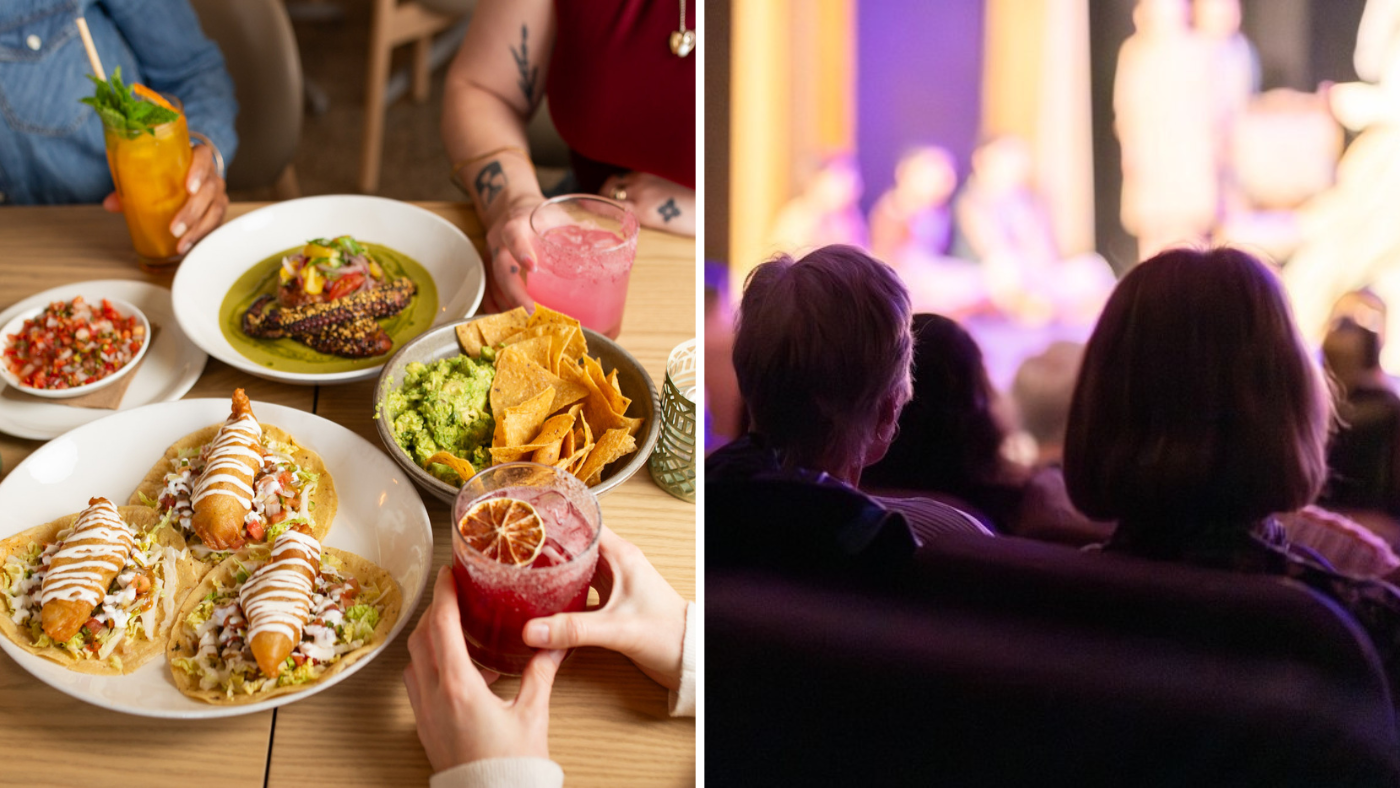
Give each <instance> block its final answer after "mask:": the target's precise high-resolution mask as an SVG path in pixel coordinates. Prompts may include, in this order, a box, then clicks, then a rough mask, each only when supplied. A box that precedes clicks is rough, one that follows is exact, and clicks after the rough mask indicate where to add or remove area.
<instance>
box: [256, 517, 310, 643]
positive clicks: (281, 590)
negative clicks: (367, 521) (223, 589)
mask: <svg viewBox="0 0 1400 788" xmlns="http://www.w3.org/2000/svg"><path fill="white" fill-rule="evenodd" d="M284 556H285V557H284ZM313 560H314V563H313ZM300 568H305V569H306V571H307V573H306V574H303V573H302V572H301V571H299V569H300ZM320 568H321V543H320V542H318V541H316V538H315V537H314V536H308V535H306V534H304V533H302V532H300V531H294V530H288V531H286V532H285V533H283V534H282V535H281V536H279V537H277V541H276V542H275V543H274V544H273V545H272V559H271V560H270V561H269V562H268V563H267V564H265V565H263V567H262V568H261V569H259V570H258V571H257V572H255V573H253V576H252V577H250V578H249V579H248V581H247V582H246V583H244V584H243V588H242V589H240V590H239V592H238V602H239V604H241V605H242V606H243V614H244V615H245V616H247V617H248V635H247V638H248V642H249V643H251V642H252V641H253V638H254V637H256V636H257V635H259V634H261V633H263V632H275V633H278V634H282V635H286V636H287V638H288V639H289V640H291V641H292V643H296V642H297V641H299V640H301V629H302V627H303V626H305V624H306V621H307V618H308V616H309V614H310V612H311V590H312V588H313V587H314V584H315V582H316V581H315V578H316V575H317V573H318V572H320Z"/></svg>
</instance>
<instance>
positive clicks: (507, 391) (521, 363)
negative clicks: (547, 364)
mask: <svg viewBox="0 0 1400 788" xmlns="http://www.w3.org/2000/svg"><path fill="white" fill-rule="evenodd" d="M531 341H534V340H531ZM512 349H513V348H507V349H506V351H504V352H502V354H501V357H500V358H499V359H497V361H496V377H495V379H494V380H492V381H491V412H492V413H501V412H503V411H504V410H505V409H506V408H510V407H514V406H516V405H519V404H520V403H522V402H524V401H525V400H528V399H530V398H531V397H534V396H535V395H537V394H539V393H540V392H541V391H543V390H544V389H547V388H548V389H553V390H554V407H553V408H552V409H551V411H555V410H559V409H561V408H563V407H565V406H566V405H572V404H573V403H575V402H578V401H579V400H581V399H583V398H584V397H586V396H588V389H587V387H585V386H584V385H583V384H581V383H576V382H573V381H568V380H564V379H563V378H560V377H559V376H557V375H555V374H553V373H551V372H550V371H549V370H547V369H545V368H544V367H542V366H540V365H539V364H536V363H535V362H533V361H531V360H530V359H528V358H526V357H525V356H524V355H517V354H515V353H512V352H510V351H511V350H512Z"/></svg>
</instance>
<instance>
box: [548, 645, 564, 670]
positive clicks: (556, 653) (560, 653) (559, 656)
mask: <svg viewBox="0 0 1400 788" xmlns="http://www.w3.org/2000/svg"><path fill="white" fill-rule="evenodd" d="M545 653H546V654H548V655H549V661H550V662H553V663H554V667H556V668H557V667H559V664H560V663H561V662H563V661H564V655H565V654H567V653H569V652H567V651H565V650H564V649H562V648H556V649H552V650H550V651H547V652H545Z"/></svg>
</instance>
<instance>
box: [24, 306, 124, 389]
mask: <svg viewBox="0 0 1400 788" xmlns="http://www.w3.org/2000/svg"><path fill="white" fill-rule="evenodd" d="M67 300H69V299H66V298H65V299H64V301H67ZM83 300H84V301H85V302H86V303H88V304H91V305H92V306H93V308H94V309H100V307H101V306H102V304H103V302H106V303H108V304H110V305H111V307H112V308H113V309H115V310H116V311H117V315H118V317H135V318H136V326H137V328H140V329H141V331H142V336H143V337H150V335H151V321H150V319H149V318H147V317H146V313H145V312H144V311H143V310H142V309H141V307H139V306H136V305H135V304H132V303H129V302H127V301H126V300H125V299H121V298H117V297H116V296H114V295H107V294H105V293H84V294H83ZM49 306H50V305H49V304H44V305H43V306H35V307H31V308H29V309H25V310H22V311H20V312H19V313H18V314H16V315H15V316H14V318H13V319H11V320H9V321H7V322H5V323H0V326H3V328H0V350H5V351H8V350H9V349H10V347H11V346H12V343H11V342H10V341H9V336H10V335H11V334H18V333H20V332H22V331H23V330H24V327H25V324H26V323H28V322H29V321H30V320H33V319H34V318H36V317H38V316H40V315H42V314H44V313H45V312H47V311H48V309H49ZM150 349H151V343H150V342H145V341H143V342H142V343H141V347H140V348H139V349H138V350H137V351H136V355H135V356H132V358H131V360H130V361H128V362H127V363H125V364H123V365H122V368H121V369H119V370H117V371H116V372H113V373H112V374H110V375H108V376H107V377H105V378H102V379H101V380H99V381H96V382H94V383H88V384H86V385H82V386H74V387H73V388H67V389H41V388H34V387H33V386H30V387H29V388H24V381H22V380H20V379H19V376H17V375H15V374H14V373H13V372H11V371H10V365H9V364H0V379H3V380H4V381H5V384H6V385H8V386H13V387H14V388H15V389H16V390H18V391H23V392H26V393H28V394H32V395H34V396H36V397H40V398H42V399H69V398H71V397H85V396H87V395H88V394H91V393H93V392H94V391H101V390H102V389H105V388H109V387H110V386H111V385H112V384H114V383H116V382H117V381H119V380H121V379H122V378H124V377H126V376H127V375H130V374H131V371H132V370H133V369H135V368H136V367H137V365H139V364H140V363H141V360H142V359H144V358H145V357H146V351H148V350H150Z"/></svg>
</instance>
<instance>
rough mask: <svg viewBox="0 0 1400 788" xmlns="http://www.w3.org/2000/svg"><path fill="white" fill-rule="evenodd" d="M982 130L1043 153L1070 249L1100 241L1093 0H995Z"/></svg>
mask: <svg viewBox="0 0 1400 788" xmlns="http://www.w3.org/2000/svg"><path fill="white" fill-rule="evenodd" d="M986 14H987V16H986V25H985V30H986V33H985V35H986V48H985V50H984V51H985V55H986V56H985V58H984V59H983V85H982V130H983V133H984V134H985V135H996V134H1015V135H1017V136H1019V137H1021V138H1023V139H1025V140H1026V141H1027V142H1028V143H1029V144H1030V146H1031V150H1032V151H1034V154H1035V160H1036V162H1035V167H1036V180H1037V184H1036V185H1037V186H1038V187H1039V189H1040V191H1041V193H1042V194H1043V195H1044V196H1045V199H1046V202H1047V203H1048V204H1049V206H1050V210H1051V213H1052V215H1053V220H1054V223H1055V232H1056V237H1057V239H1058V240H1059V243H1060V249H1061V251H1062V252H1063V253H1065V254H1078V253H1080V252H1088V251H1093V249H1094V170H1093V167H1094V165H1093V131H1092V125H1091V123H1092V115H1091V110H1090V103H1089V102H1090V82H1089V4H1088V0H987V5H986Z"/></svg>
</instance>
